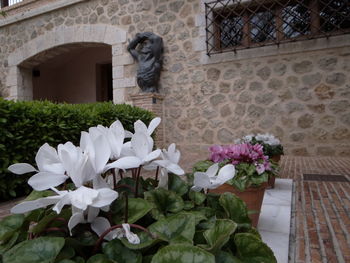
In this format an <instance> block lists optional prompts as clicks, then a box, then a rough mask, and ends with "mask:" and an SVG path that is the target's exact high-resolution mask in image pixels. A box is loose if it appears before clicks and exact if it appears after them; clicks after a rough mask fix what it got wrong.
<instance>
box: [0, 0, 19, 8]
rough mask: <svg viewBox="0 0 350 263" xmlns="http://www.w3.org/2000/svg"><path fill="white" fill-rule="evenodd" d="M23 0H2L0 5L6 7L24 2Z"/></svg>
mask: <svg viewBox="0 0 350 263" xmlns="http://www.w3.org/2000/svg"><path fill="white" fill-rule="evenodd" d="M22 1H23V0H0V7H1V8H4V7H6V6H11V5H14V4H17V3H19V2H22Z"/></svg>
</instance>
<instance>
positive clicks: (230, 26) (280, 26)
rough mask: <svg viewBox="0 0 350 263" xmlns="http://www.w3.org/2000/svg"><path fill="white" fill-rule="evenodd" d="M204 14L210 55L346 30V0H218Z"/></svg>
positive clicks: (349, 26) (349, 10)
mask: <svg viewBox="0 0 350 263" xmlns="http://www.w3.org/2000/svg"><path fill="white" fill-rule="evenodd" d="M205 17H206V45H207V54H208V55H209V56H210V55H211V54H215V53H222V52H226V51H236V50H238V49H245V48H252V47H260V46H266V45H273V44H277V45H279V44H280V43H284V42H291V41H297V40H307V39H314V38H321V37H326V38H328V37H329V36H331V35H339V34H347V33H350V0H218V1H212V2H209V3H206V4H205Z"/></svg>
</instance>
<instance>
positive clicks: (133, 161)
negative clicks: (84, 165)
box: [104, 156, 141, 172]
mask: <svg viewBox="0 0 350 263" xmlns="http://www.w3.org/2000/svg"><path fill="white" fill-rule="evenodd" d="M140 165H141V160H140V158H138V157H135V156H126V157H122V158H120V159H119V160H117V161H115V162H112V163H109V164H107V165H106V166H105V169H104V172H106V171H108V170H109V169H111V168H118V169H123V170H126V169H130V168H137V167H139V166H140Z"/></svg>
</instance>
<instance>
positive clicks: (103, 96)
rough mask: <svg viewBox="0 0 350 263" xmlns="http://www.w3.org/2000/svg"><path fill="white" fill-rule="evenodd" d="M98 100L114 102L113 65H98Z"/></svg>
mask: <svg viewBox="0 0 350 263" xmlns="http://www.w3.org/2000/svg"><path fill="white" fill-rule="evenodd" d="M96 81H97V83H96V92H97V93H96V99H97V101H113V78H112V63H107V64H97V65H96Z"/></svg>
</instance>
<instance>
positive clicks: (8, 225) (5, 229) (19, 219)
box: [0, 215, 24, 241]
mask: <svg viewBox="0 0 350 263" xmlns="http://www.w3.org/2000/svg"><path fill="white" fill-rule="evenodd" d="M23 222H24V215H10V216H7V217H5V218H4V219H3V220H2V221H0V241H2V240H6V239H7V238H9V237H10V236H11V235H12V234H13V233H14V232H15V231H16V230H17V229H19V228H20V227H21V226H22V224H23Z"/></svg>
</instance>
